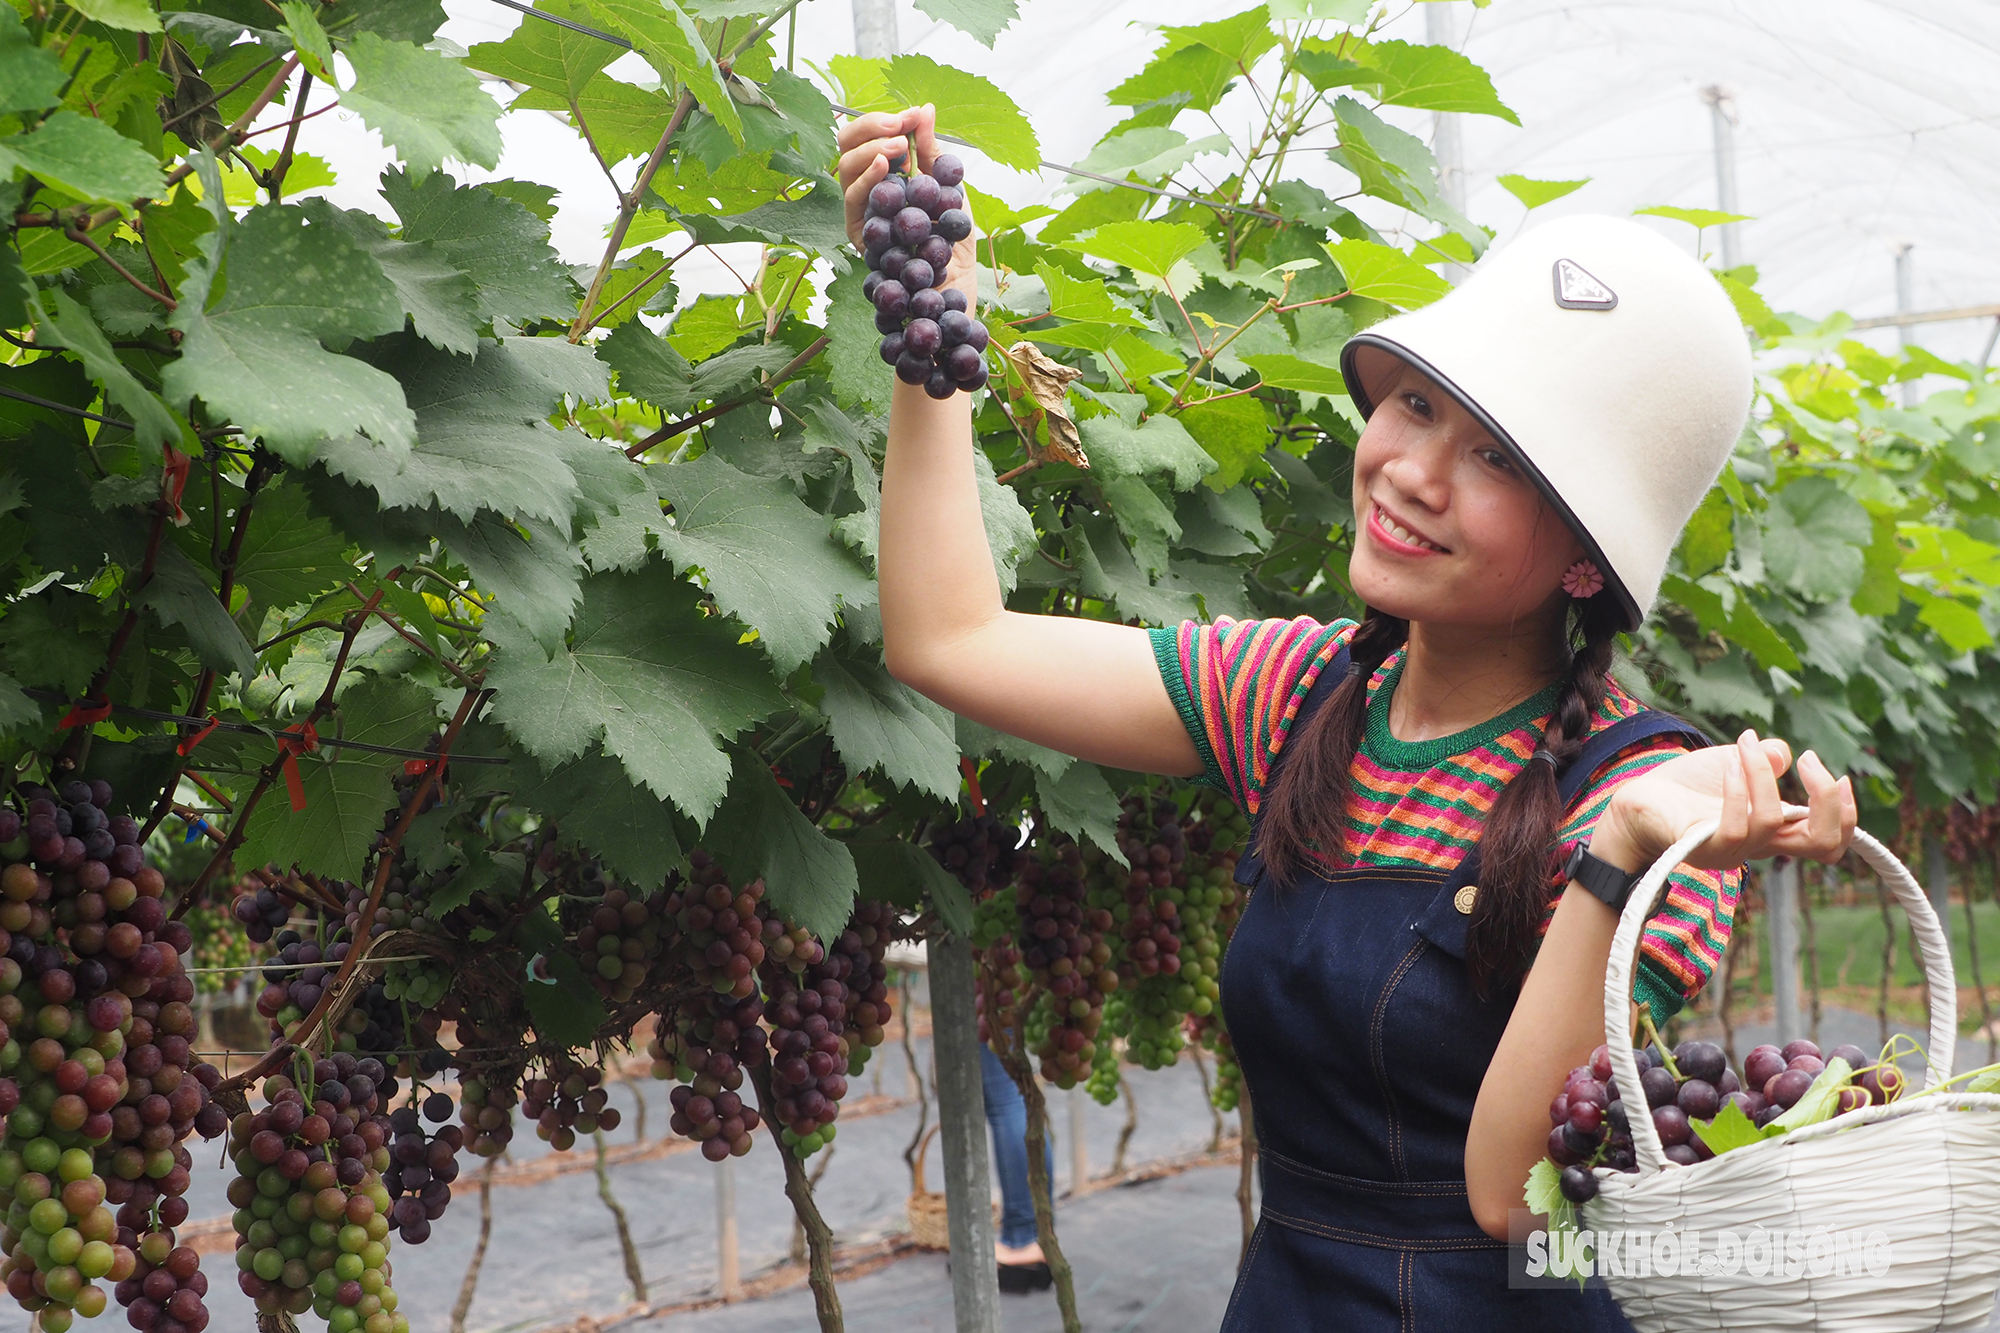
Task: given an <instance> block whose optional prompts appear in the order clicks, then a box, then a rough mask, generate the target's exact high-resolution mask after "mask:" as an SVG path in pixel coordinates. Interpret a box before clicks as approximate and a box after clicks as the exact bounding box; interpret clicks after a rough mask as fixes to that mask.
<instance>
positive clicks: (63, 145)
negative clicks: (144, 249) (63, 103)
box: [0, 84, 163, 213]
mask: <svg viewBox="0 0 2000 1333" xmlns="http://www.w3.org/2000/svg"><path fill="white" fill-rule="evenodd" d="M31 90H32V84H31V87H30V89H24V90H23V91H22V92H21V93H20V94H8V95H5V96H0V101H16V100H19V98H20V97H24V96H30V94H31ZM34 95H36V96H38V95H39V94H34ZM17 172H25V173H27V174H30V175H33V176H38V177H40V178H41V179H42V180H44V181H47V182H48V183H49V184H50V185H53V186H55V187H56V188H57V189H59V190H61V191H63V192H64V193H66V194H71V195H75V196H76V197H77V198H79V199H83V200H86V201H89V202H97V201H100V200H102V201H104V202H108V203H111V204H115V205H116V206H117V207H118V210H119V212H121V213H130V212H131V210H132V201H133V200H134V199H149V198H151V197H152V196H154V195H156V194H159V193H160V192H161V190H162V188H163V186H162V184H161V182H162V179H163V178H162V177H161V175H160V164H159V162H158V160H157V159H155V158H154V157H153V155H152V154H151V153H149V152H147V151H146V150H145V149H143V148H141V147H140V146H139V145H138V144H136V143H134V142H133V141H132V140H130V139H128V138H126V137H125V136H124V135H122V134H120V133H119V132H118V131H117V130H114V129H112V128H111V127H110V126H109V125H107V124H105V123H104V122H103V121H101V120H94V119H92V118H90V117H88V116H79V115H78V114H77V113H76V112H74V111H58V112H56V113H55V114H54V115H53V116H50V117H49V118H48V119H47V120H45V121H43V122H42V123H41V124H40V125H37V126H36V127H35V128H34V129H33V130H31V131H29V132H28V133H26V134H17V135H13V136H11V137H8V138H5V139H0V182H4V181H8V180H11V179H13V178H14V176H15V174H16V173H17Z"/></svg>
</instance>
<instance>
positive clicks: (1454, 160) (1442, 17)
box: [1424, 0, 1471, 283]
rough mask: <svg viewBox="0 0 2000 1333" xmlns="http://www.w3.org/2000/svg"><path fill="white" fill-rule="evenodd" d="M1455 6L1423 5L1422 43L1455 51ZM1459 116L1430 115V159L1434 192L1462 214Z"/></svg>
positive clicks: (1459, 272)
mask: <svg viewBox="0 0 2000 1333" xmlns="http://www.w3.org/2000/svg"><path fill="white" fill-rule="evenodd" d="M1458 8H1459V7H1458V5H1457V4H1456V3H1455V2H1451V3H1447V2H1446V0H1437V2H1436V3H1432V4H1428V5H1425V6H1424V40H1425V41H1427V42H1429V43H1430V44H1431V45H1432V46H1445V47H1450V48H1451V49H1452V50H1454V51H1455V50H1457V49H1458V44H1459V35H1458ZM1462 123H1463V117H1461V116H1460V115H1458V114H1457V113H1456V112H1451V111H1439V112H1435V113H1433V115H1432V128H1431V156H1432V157H1434V158H1436V159H1437V179H1438V193H1439V194H1441V195H1443V196H1444V201H1445V202H1446V203H1447V204H1450V205H1451V206H1452V207H1453V208H1455V209H1457V210H1458V211H1459V212H1461V213H1463V212H1464V211H1465V140H1464V137H1463V135H1462V134H1461V126H1462ZM1441 268H1442V269H1443V273H1444V276H1445V277H1446V278H1447V279H1449V280H1450V281H1452V282H1454V283H1458V282H1463V281H1465V279H1466V277H1467V275H1468V274H1469V273H1470V272H1471V270H1470V269H1468V268H1467V267H1466V266H1465V265H1464V264H1444V265H1441Z"/></svg>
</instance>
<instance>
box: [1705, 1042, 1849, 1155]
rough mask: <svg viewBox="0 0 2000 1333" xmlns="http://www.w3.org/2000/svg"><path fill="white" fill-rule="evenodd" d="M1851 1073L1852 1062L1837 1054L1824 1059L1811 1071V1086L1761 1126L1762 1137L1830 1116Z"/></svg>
mask: <svg viewBox="0 0 2000 1333" xmlns="http://www.w3.org/2000/svg"><path fill="white" fill-rule="evenodd" d="M1852 1077H1854V1066H1853V1065H1850V1064H1848V1063H1847V1061H1845V1060H1843V1059H1842V1058H1841V1057H1839V1056H1837V1055H1836V1056H1834V1057H1833V1059H1831V1060H1828V1061H1827V1062H1826V1068H1824V1069H1822V1070H1820V1071H1819V1073H1817V1074H1815V1075H1813V1081H1812V1086H1811V1087H1809V1088H1807V1089H1806V1090H1805V1092H1804V1094H1803V1095H1801V1096H1800V1098H1799V1099H1798V1100H1797V1101H1796V1102H1793V1103H1792V1106H1791V1109H1790V1110H1788V1111H1786V1112H1785V1113H1784V1114H1783V1115H1781V1116H1779V1117H1778V1118H1777V1119H1776V1120H1773V1121H1772V1122H1771V1123H1770V1124H1768V1125H1766V1126H1764V1137H1765V1138H1767V1139H1769V1138H1776V1137H1777V1136H1778V1135H1780V1134H1784V1133H1788V1132H1790V1131H1791V1130H1794V1129H1802V1128H1804V1127H1805V1126H1807V1125H1816V1124H1818V1123H1819V1122H1820V1121H1822V1120H1831V1119H1833V1117H1834V1116H1835V1115H1837V1114H1839V1112H1840V1090H1841V1089H1842V1088H1844V1087H1846V1086H1847V1080H1848V1079H1850V1078H1852ZM1731 1104H1732V1105H1734V1103H1731Z"/></svg>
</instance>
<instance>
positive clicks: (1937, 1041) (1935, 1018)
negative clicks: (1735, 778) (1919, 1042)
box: [1604, 819, 1958, 1173]
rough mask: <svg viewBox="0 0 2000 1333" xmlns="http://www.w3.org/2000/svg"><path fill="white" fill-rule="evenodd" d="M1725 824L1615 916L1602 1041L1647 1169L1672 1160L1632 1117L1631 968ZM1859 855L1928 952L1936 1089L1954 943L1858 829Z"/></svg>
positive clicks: (1669, 862)
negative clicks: (1678, 884)
mask: <svg viewBox="0 0 2000 1333" xmlns="http://www.w3.org/2000/svg"><path fill="white" fill-rule="evenodd" d="M1720 824H1721V821H1719V820H1715V819H1704V820H1702V821H1701V822H1700V823H1698V824H1696V825H1695V826H1694V827H1692V828H1690V829H1689V830H1688V831H1687V832H1686V833H1684V834H1682V835H1681V838H1680V841H1678V842H1676V843H1675V844H1674V845H1673V846H1671V847H1669V848H1667V850H1666V851H1665V852H1664V853H1662V854H1661V856H1660V859H1659V860H1657V861H1655V862H1653V864H1652V866H1651V867H1650V868H1649V869H1648V870H1647V871H1646V873H1645V875H1644V877H1643V878H1641V879H1640V881H1639V883H1638V886H1637V887H1636V888H1635V889H1634V890H1633V891H1632V896H1631V897H1630V898H1628V899H1626V901H1625V910H1624V911H1623V913H1621V914H1620V916H1619V918H1618V930H1617V933H1616V934H1614V935H1613V936H1612V939H1611V957H1610V959H1609V960H1608V961H1607V962H1606V963H1605V967H1604V1031H1605V1040H1606V1041H1607V1042H1608V1043H1609V1044H1610V1047H1611V1070H1612V1073H1613V1074H1614V1075H1616V1077H1617V1079H1618V1089H1619V1095H1620V1096H1621V1097H1625V1098H1627V1099H1628V1101H1627V1109H1628V1115H1627V1119H1628V1121H1629V1122H1630V1124H1631V1126H1632V1149H1633V1153H1634V1155H1635V1156H1636V1157H1637V1158H1638V1163H1639V1169H1640V1170H1641V1171H1642V1172H1647V1173H1651V1172H1654V1171H1661V1170H1664V1169H1666V1168H1667V1167H1670V1166H1672V1165H1674V1163H1672V1162H1669V1161H1668V1160H1667V1157H1666V1153H1665V1150H1664V1149H1663V1148H1662V1146H1661V1144H1660V1135H1659V1131H1658V1130H1656V1129H1654V1128H1653V1117H1652V1116H1651V1115H1650V1114H1645V1115H1641V1114H1632V1113H1631V1108H1632V1107H1634V1106H1636V1107H1638V1108H1639V1109H1640V1110H1644V1108H1645V1097H1644V1096H1643V1095H1642V1094H1641V1092H1640V1087H1641V1084H1640V1082H1639V1062H1638V1061H1637V1060H1636V1059H1634V1058H1633V1055H1632V1013H1631V1006H1632V968H1633V966H1634V964H1635V962H1636V959H1637V954H1638V947H1639V934H1640V932H1641V931H1642V930H1644V929H1645V926H1646V920H1647V918H1648V917H1650V916H1652V914H1653V908H1654V907H1655V906H1656V905H1657V903H1658V901H1659V898H1660V894H1661V891H1662V889H1663V888H1664V887H1665V885H1666V882H1667V877H1668V876H1669V875H1671V874H1672V873H1673V872H1674V870H1675V869H1676V868H1678V867H1679V866H1680V864H1681V862H1682V861H1683V860H1685V859H1686V858H1687V855H1688V853H1689V852H1692V851H1693V850H1694V849H1695V848H1697V847H1699V846H1701V844H1702V843H1704V842H1706V841H1708V839H1709V837H1710V836H1711V835H1712V834H1713V833H1714V832H1715V830H1716V829H1717V828H1718V827H1720ZM1854 850H1855V851H1857V852H1859V853H1860V854H1861V859H1862V860H1864V861H1866V862H1867V863H1868V864H1869V865H1870V866H1871V867H1873V869H1874V870H1875V873H1876V874H1878V875H1880V876H1881V877H1882V882H1883V883H1885V884H1887V885H1888V886H1889V888H1890V889H1892V890H1893V891H1894V892H1895V895H1896V901H1897V902H1899V903H1901V904H1902V907H1903V911H1904V912H1905V913H1906V914H1907V915H1908V916H1909V919H1910V929H1911V930H1912V931H1914V932H1915V933H1916V937H1917V946H1918V948H1919V949H1920V950H1921V951H1922V953H1923V960H1924V977H1925V979H1926V980H1927V981H1928V982H1929V983H1930V995H1931V1042H1930V1049H1929V1050H1928V1051H1927V1052H1926V1058H1927V1060H1928V1067H1927V1069H1926V1070H1925V1076H1924V1086H1925V1087H1932V1086H1935V1085H1936V1084H1939V1083H1942V1082H1945V1081H1946V1080H1948V1079H1949V1078H1950V1077H1951V1065H1952V1059H1953V1057H1954V1056H1955V1055H1956V1054H1957V1044H1958V981H1957V977H1956V975H1955V973H1954V972H1953V970H1952V961H1951V946H1950V943H1949V942H1948V941H1947V940H1946V939H1945V935H1944V930H1943V928H1942V927H1941V926H1940V925H1939V924H1938V917H1937V912H1936V911H1935V910H1934V909H1933V908H1932V907H1931V900H1930V898H1929V897H1928V896H1926V895H1925V893H1924V891H1923V887H1922V886H1921V885H1919V884H1918V883H1917V881H1916V877H1915V876H1913V875H1912V874H1910V871H1909V868H1908V867H1907V866H1905V865H1904V864H1903V863H1902V862H1901V861H1899V860H1897V859H1896V856H1895V854H1894V853H1892V852H1891V851H1890V850H1889V849H1888V848H1887V847H1884V846H1883V845H1882V844H1881V843H1880V842H1879V841H1877V840H1876V839H1875V838H1874V837H1872V836H1870V835H1869V834H1867V833H1864V832H1862V831H1860V830H1859V829H1857V830H1856V831H1855V834H1854Z"/></svg>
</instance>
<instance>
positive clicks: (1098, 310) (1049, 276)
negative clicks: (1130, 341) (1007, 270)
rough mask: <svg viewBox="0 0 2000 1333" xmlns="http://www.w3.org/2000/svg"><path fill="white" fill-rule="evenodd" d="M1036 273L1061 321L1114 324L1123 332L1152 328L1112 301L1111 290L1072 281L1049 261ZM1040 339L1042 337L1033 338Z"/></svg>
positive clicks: (1040, 262)
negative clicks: (1131, 329) (1127, 329)
mask: <svg viewBox="0 0 2000 1333" xmlns="http://www.w3.org/2000/svg"><path fill="white" fill-rule="evenodd" d="M1035 273H1036V275H1037V276H1039V277H1040V278H1041V280H1042V283H1043V285H1044V286H1046V287H1047V288H1048V293H1049V313H1050V314H1052V315H1055V316H1056V317H1058V318H1060V319H1075V320H1083V321H1086V322H1089V323H1094V324H1113V325H1118V326H1120V327H1123V328H1134V329H1143V328H1147V327H1149V326H1148V324H1147V323H1146V321H1145V320H1143V319H1141V318H1140V317H1139V316H1138V315H1136V314H1134V313H1133V312H1132V311H1130V310H1128V309H1126V308H1125V307H1124V306H1122V305H1120V304H1118V303H1117V302H1116V301H1114V300H1112V299H1111V289H1110V288H1108V287H1106V286H1105V285H1104V284H1103V283H1101V282H1084V281H1082V280H1081V279H1078V278H1072V277H1071V276H1070V275H1069V274H1067V273H1065V272H1063V271H1062V270H1061V269H1059V268H1057V267H1056V266H1055V265H1053V264H1051V263H1049V262H1048V261H1047V260H1045V259H1044V260H1037V261H1036V263H1035ZM1030 336H1031V337H1035V338H1039V337H1040V336H1041V335H1040V334H1038V333H1037V334H1031V335H1030Z"/></svg>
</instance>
